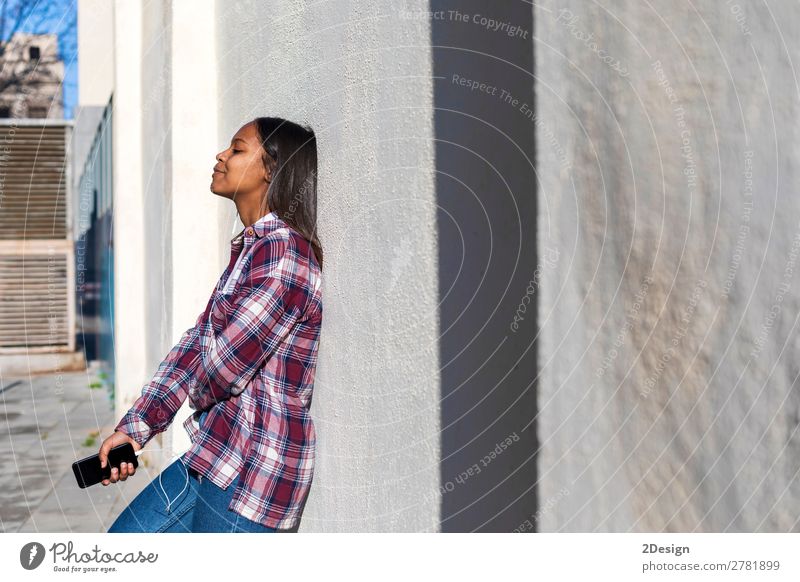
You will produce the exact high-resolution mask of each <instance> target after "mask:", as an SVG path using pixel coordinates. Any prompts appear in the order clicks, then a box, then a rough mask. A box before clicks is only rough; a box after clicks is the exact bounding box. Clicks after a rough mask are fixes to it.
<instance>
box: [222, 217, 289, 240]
mask: <svg viewBox="0 0 800 582" xmlns="http://www.w3.org/2000/svg"><path fill="white" fill-rule="evenodd" d="M282 222H283V221H282V220H281V219H280V218H279V217H278V215H277V214H275V211H270V212H268V213H267V214H265V215H264V216H262V217H261V218H259V219H258V220H256V221H255V222H254V223H253V224H251V225H250V226H249V227H245V228H243V229H242V232H240V233H239V234H237V235H236V236H235V237H233V238H232V239H231V243H234V244H236V243H239V242H241V241H242V239H243V238H244V236H245V234H249V233H250V232H252V233H253V235H252V236H264V235H265V234H266V233H268V232H270V231H272V230H274V229H275V228H276V226H278V225H279V224H280V223H282ZM251 228H252V229H253V230H252V231H250V229H251Z"/></svg>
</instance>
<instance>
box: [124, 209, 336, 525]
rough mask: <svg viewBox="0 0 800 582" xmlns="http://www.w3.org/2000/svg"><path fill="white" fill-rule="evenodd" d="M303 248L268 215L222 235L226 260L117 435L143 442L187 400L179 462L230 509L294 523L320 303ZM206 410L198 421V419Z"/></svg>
mask: <svg viewBox="0 0 800 582" xmlns="http://www.w3.org/2000/svg"><path fill="white" fill-rule="evenodd" d="M320 281H321V280H320V270H319V265H318V263H317V261H316V259H315V258H314V254H313V251H312V250H311V245H310V244H309V243H308V241H307V240H306V239H305V238H304V237H302V236H301V235H300V234H299V233H297V232H296V231H294V230H293V229H291V228H289V227H288V226H287V224H286V223H285V222H283V221H282V220H281V219H280V218H279V217H278V216H276V215H275V214H274V213H272V212H270V213H269V214H267V215H266V216H264V217H262V218H261V219H260V220H259V221H258V222H256V223H255V224H253V225H252V226H251V227H249V228H246V229H245V230H244V231H243V232H242V233H241V234H240V235H239V236H237V237H235V238H234V239H233V240H232V241H231V259H230V262H229V264H228V266H227V267H226V269H225V271H224V272H223V274H222V276H221V277H220V280H219V282H218V283H217V286H216V288H215V290H214V292H213V293H212V296H211V298H210V299H209V301H208V305H207V306H206V309H205V311H204V312H203V313H202V314H200V316H199V317H198V318H197V321H196V323H195V326H194V327H192V328H191V329H188V330H187V331H185V332H184V333H183V335H182V336H181V338H180V340H179V341H178V343H177V344H176V345H175V347H173V348H172V350H170V352H169V354H167V356H166V358H165V359H164V361H163V362H161V364H160V365H159V367H158V370H157V371H156V373H155V375H154V376H153V378H152V380H150V382H149V383H147V384H146V385H145V386H144V388H143V389H142V392H141V396H139V398H138V399H137V400H136V401H135V402H134V403H133V406H132V407H131V408H130V410H129V411H128V412H127V413H126V414H125V416H124V417H123V418H122V420H120V422H119V424H118V425H117V426H116V430H119V431H121V432H124V433H126V434H128V435H129V436H131V437H132V438H133V439H134V440H136V442H138V443H139V444H141V445H142V446H145V445H146V444H147V443H148V441H149V440H150V439H151V438H153V436H155V435H156V434H158V433H159V432H162V431H164V430H166V428H167V427H168V426H169V425H170V423H171V422H172V420H173V418H174V416H175V414H176V413H177V411H178V409H179V408H180V406H181V405H182V403H183V402H184V400H186V399H187V398H188V399H189V405H190V407H191V408H192V409H193V410H195V412H194V413H193V414H192V415H191V416H189V417H188V418H187V419H186V420H185V421H184V422H183V426H184V428H185V429H186V431H187V432H188V433H189V437H190V438H191V440H192V446H191V447H190V448H189V450H188V451H187V452H186V453H185V454H184V457H183V458H184V461H185V462H186V463H187V465H189V466H191V467H193V468H194V469H195V470H197V471H198V472H199V473H200V474H201V475H202V476H204V477H206V478H208V479H209V480H210V481H211V482H212V483H214V484H215V485H217V486H219V487H221V488H223V489H225V488H227V487H228V485H230V484H231V482H232V481H233V480H234V479H235V478H236V476H237V475H239V476H240V477H241V479H240V480H239V483H238V485H237V487H236V490H235V491H234V494H233V498H232V500H231V503H230V505H229V507H228V509H230V510H232V511H234V512H236V513H238V514H239V515H242V516H243V517H245V518H247V519H250V520H252V521H256V522H259V523H262V524H264V525H266V526H267V527H272V528H277V529H289V528H292V527H294V526H295V525H296V524H297V522H298V519H299V515H300V511H301V510H302V505H303V503H304V502H305V498H306V496H307V494H308V490H309V487H310V485H311V479H312V476H313V469H314V454H315V445H316V433H315V430H314V424H313V422H312V420H311V416H310V414H309V407H310V405H311V396H312V388H313V384H314V373H315V368H316V361H317V348H318V344H319V335H320V326H321V324H322V302H321V292H320ZM204 410H208V415H207V417H206V418H205V419H204V420H203V426H202V427H201V426H199V424H198V422H197V420H198V418H199V417H200V414H201V413H202V411H204Z"/></svg>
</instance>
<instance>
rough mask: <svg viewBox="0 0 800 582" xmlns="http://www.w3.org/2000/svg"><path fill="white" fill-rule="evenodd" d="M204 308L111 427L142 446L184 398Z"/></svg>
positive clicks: (168, 420)
mask: <svg viewBox="0 0 800 582" xmlns="http://www.w3.org/2000/svg"><path fill="white" fill-rule="evenodd" d="M207 309H208V308H206V311H207ZM206 311H204V312H203V313H201V314H200V315H199V316H198V318H197V321H196V322H195V325H194V327H192V328H189V329H187V330H186V331H185V332H183V334H182V335H181V338H180V340H178V343H177V344H175V346H174V347H173V348H172V349H171V350H170V351H169V353H168V354H167V356H166V357H165V358H164V360H163V361H162V362H161V363H160V364H159V366H158V370H157V371H156V373H155V375H154V376H153V378H152V379H151V380H150V382H148V383H147V384H145V386H144V388H142V392H141V395H140V396H139V398H137V399H136V401H135V402H134V403H133V405H132V406H131V408H130V409H129V410H128V412H126V413H125V415H124V416H123V417H122V419H121V420H120V421H119V423H118V424H117V426H116V427H115V429H114V430H116V431H120V432H123V433H125V434H127V435H128V436H129V437H131V438H132V439H133V440H135V441H136V442H137V443H139V444H140V445H141V446H142V447H144V446H145V445H146V444H147V443H148V442H149V441H150V439H152V438H153V437H154V436H155V435H157V434H158V433H159V432H163V431H164V430H166V429H167V427H168V426H169V425H170V423H171V422H172V420H173V418H174V417H175V414H176V413H177V412H178V409H179V408H180V407H181V405H182V404H183V402H184V400H186V396H187V393H188V387H187V384H188V380H189V378H190V377H191V375H192V373H193V370H194V369H195V368H196V366H197V360H198V356H199V351H198V349H197V347H196V343H197V342H196V340H197V335H198V332H199V330H200V327H201V325H202V322H203V321H204V320H205V316H206Z"/></svg>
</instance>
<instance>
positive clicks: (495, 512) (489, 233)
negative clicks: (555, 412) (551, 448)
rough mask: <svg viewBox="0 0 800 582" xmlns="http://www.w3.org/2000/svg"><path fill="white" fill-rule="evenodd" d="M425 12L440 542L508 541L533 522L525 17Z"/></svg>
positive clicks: (477, 4) (529, 72)
mask: <svg viewBox="0 0 800 582" xmlns="http://www.w3.org/2000/svg"><path fill="white" fill-rule="evenodd" d="M430 10H431V12H432V15H431V26H432V29H431V44H432V45H433V67H434V71H433V73H434V77H435V84H434V105H435V111H434V130H435V140H436V142H435V143H436V196H437V202H438V214H437V225H436V228H437V230H438V240H439V246H438V253H439V310H440V313H441V317H440V322H441V323H440V327H441V335H440V339H439V350H440V361H441V377H442V386H441V425H442V434H441V442H442V458H441V482H442V510H441V511H442V528H441V529H442V531H449V532H464V531H467V532H469V531H493V532H508V531H512V530H514V529H516V528H518V527H519V526H520V525H521V524H522V523H523V522H524V521H525V519H526V518H528V517H530V516H532V515H533V514H534V513H535V512H536V488H535V483H536V449H537V444H536V423H535V416H536V415H535V412H536V385H535V384H536V365H535V364H536V352H535V344H534V340H535V336H536V320H535V316H536V309H535V298H536V294H535V285H536V283H535V282H534V279H535V278H536V275H535V272H536V249H535V233H536V204H535V202H536V200H535V171H534V143H533V142H534V124H533V121H532V120H531V118H529V117H528V116H526V111H528V112H532V111H533V108H534V102H533V46H532V43H533V39H532V36H533V22H532V20H533V11H532V9H531V6H530V5H529V4H527V3H525V2H502V3H501V2H496V3H491V4H488V3H486V2H483V1H480V0H474V1H466V2H465V1H460V2H453V1H445V0H442V1H440V0H436V1H434V2H431V4H430ZM490 22H493V23H496V24H490Z"/></svg>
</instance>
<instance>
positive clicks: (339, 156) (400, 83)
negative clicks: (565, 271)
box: [217, 0, 440, 531]
mask: <svg viewBox="0 0 800 582" xmlns="http://www.w3.org/2000/svg"><path fill="white" fill-rule="evenodd" d="M397 4H398V6H395V7H394V9H393V10H391V12H390V14H391V15H393V14H394V13H395V11H396V10H397V9H399V8H401V6H400V5H402V7H405V8H406V9H412V8H413V9H417V10H419V9H424V8H425V7H426V6H427V3H426V2H421V1H417V2H410V1H406V2H399V3H397ZM381 12H382V11H381V10H376V7H375V5H373V4H371V3H366V2H356V1H346V0H342V1H337V2H329V3H317V4H314V5H313V8H312V6H311V5H306V3H305V2H271V3H263V2H253V1H247V2H244V1H243V2H236V3H232V4H228V3H222V2H219V3H218V4H217V22H218V36H217V42H218V61H217V63H218V65H217V66H218V68H217V73H218V76H219V87H220V91H219V101H220V112H221V118H220V133H219V141H220V143H226V142H227V141H228V140H229V139H230V137H231V135H232V134H233V133H234V132H235V131H236V129H237V128H238V127H240V126H241V125H242V124H243V123H245V122H247V121H249V120H250V119H251V118H253V117H255V116H261V115H263V116H280V117H285V118H288V119H291V120H294V121H298V122H301V123H310V124H311V125H312V126H313V128H314V129H315V131H316V133H317V140H318V146H319V159H320V180H319V198H320V200H319V214H320V231H321V239H322V244H323V247H324V249H325V268H324V271H323V302H324V306H325V307H324V309H325V313H324V316H323V319H324V324H323V331H322V338H321V344H320V354H319V364H318V369H317V377H316V384H315V389H314V390H315V392H314V394H315V395H314V402H313V405H312V410H311V411H312V416H313V419H314V422H315V424H316V427H317V433H318V439H319V447H318V451H317V467H316V474H315V479H314V484H313V486H312V490H311V494H310V498H309V501H308V504H307V506H306V510H305V513H304V516H303V520H302V523H301V525H300V530H301V531H425V530H434V529H437V528H438V527H439V523H438V515H439V496H438V495H437V494H436V492H437V489H438V485H439V446H440V445H439V434H440V430H439V418H440V415H439V361H438V341H437V339H438V321H437V293H438V289H437V249H436V240H435V237H436V228H435V224H436V207H435V188H434V175H433V168H434V160H433V143H432V139H431V138H432V79H431V56H430V40H429V39H430V36H429V35H430V29H429V23H427V22H425V21H421V20H416V21H412V20H407V21H404V20H399V19H397V18H395V17H386V15H385V14H381ZM383 12H385V11H383Z"/></svg>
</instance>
